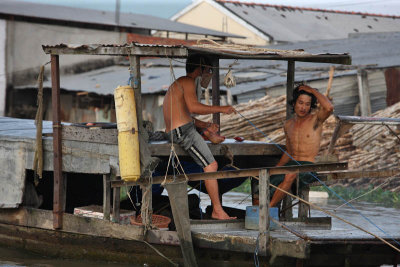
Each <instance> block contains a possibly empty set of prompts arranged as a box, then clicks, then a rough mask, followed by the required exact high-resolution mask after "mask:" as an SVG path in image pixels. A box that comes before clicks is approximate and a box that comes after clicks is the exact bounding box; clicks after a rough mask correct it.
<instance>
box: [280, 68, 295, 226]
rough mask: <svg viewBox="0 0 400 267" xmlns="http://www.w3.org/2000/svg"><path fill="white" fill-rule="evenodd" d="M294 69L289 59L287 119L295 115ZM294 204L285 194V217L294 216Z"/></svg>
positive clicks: (283, 203) (283, 205)
mask: <svg viewBox="0 0 400 267" xmlns="http://www.w3.org/2000/svg"><path fill="white" fill-rule="evenodd" d="M294 70H295V61H294V60H288V67H287V76H286V119H290V118H291V117H292V115H293V113H292V105H291V104H290V102H291V101H292V99H293V89H294V75H295V74H294ZM290 205H292V198H291V197H290V196H285V197H284V198H283V201H282V209H283V210H284V214H283V218H285V219H288V218H293V213H292V209H291V208H288V207H289V206H290Z"/></svg>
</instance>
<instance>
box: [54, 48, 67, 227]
mask: <svg viewBox="0 0 400 267" xmlns="http://www.w3.org/2000/svg"><path fill="white" fill-rule="evenodd" d="M51 93H52V94H51V95H52V98H51V101H52V109H53V157H54V161H53V164H54V172H53V173H54V196H53V227H54V229H62V221H63V213H64V202H65V190H64V183H63V182H64V178H63V175H62V146H61V137H62V134H61V133H62V131H61V127H62V126H61V112H60V63H59V56H58V55H51Z"/></svg>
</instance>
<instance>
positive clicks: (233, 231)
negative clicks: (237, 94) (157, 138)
mask: <svg viewBox="0 0 400 267" xmlns="http://www.w3.org/2000/svg"><path fill="white" fill-rule="evenodd" d="M43 48H44V51H45V52H46V53H47V54H50V56H51V67H52V85H53V87H52V96H53V98H52V101H53V102H52V110H53V123H52V124H50V123H49V122H44V124H43V131H42V132H41V133H40V135H41V134H44V135H45V137H44V139H43V151H44V152H43V170H44V171H45V172H47V175H48V176H49V178H48V183H47V185H48V186H50V190H49V188H47V193H48V194H46V196H47V197H48V195H50V197H51V196H52V197H53V200H52V201H51V204H52V205H51V206H50V207H47V208H32V207H27V206H26V205H24V204H23V201H22V199H23V196H24V193H25V191H24V188H26V186H25V185H26V184H27V181H30V182H33V178H32V177H33V175H32V172H31V171H29V170H31V169H32V166H33V161H34V152H35V143H36V137H35V136H36V134H35V130H36V127H35V126H34V123H33V121H29V120H18V119H11V118H1V119H0V127H1V128H2V129H0V150H1V152H2V153H1V154H2V155H3V157H2V158H0V160H1V166H7V169H6V170H5V171H4V174H3V176H2V182H3V183H2V184H3V186H2V197H0V205H1V206H0V207H1V209H0V244H3V245H7V246H14V247H20V248H24V249H28V250H32V251H35V252H39V253H44V254H46V255H53V256H58V257H78V258H88V259H89V258H93V259H102V260H110V261H121V262H130V263H139V264H141V263H147V264H150V265H152V266H159V265H161V264H166V263H167V264H168V263H171V264H175V263H176V264H180V265H185V266H196V265H199V266H205V265H211V266H225V265H226V266H235V265H238V266H239V265H240V266H246V265H249V266H250V265H251V266H252V265H254V264H255V261H256V263H257V264H258V262H257V261H259V263H260V264H261V265H272V266H291V265H295V264H296V266H324V265H329V266H355V265H359V266H378V265H380V264H383V263H393V262H397V260H398V255H399V254H398V253H397V252H396V251H395V250H393V248H391V247H389V246H387V245H386V244H383V243H382V242H381V241H379V240H377V239H376V238H375V237H371V236H370V235H368V234H366V233H364V232H362V231H360V230H359V229H358V230H357V229H356V230H352V229H350V228H349V229H339V230H326V228H329V229H330V227H331V220H330V218H318V217H317V218H308V217H307V216H305V214H306V213H307V212H306V209H304V206H303V208H302V211H301V212H300V216H299V218H289V217H287V218H286V222H282V223H283V224H284V225H283V227H286V229H289V230H290V229H291V228H290V227H288V225H291V227H292V228H293V229H295V230H294V231H293V230H292V231H287V230H285V229H279V230H274V231H270V230H269V226H268V225H269V221H270V220H269V212H268V201H269V197H268V196H267V194H268V190H267V188H268V186H269V179H268V177H269V175H270V174H277V173H288V172H301V171H320V172H321V171H325V172H329V174H330V175H331V176H332V175H333V176H335V175H336V177H342V176H345V177H354V176H357V175H359V173H354V172H353V173H351V172H344V173H343V172H338V171H339V170H343V169H346V163H323V164H313V165H308V166H307V165H305V166H294V167H279V168H277V167H271V166H274V164H275V163H276V161H277V159H278V158H279V157H280V153H281V152H280V151H279V150H278V149H277V148H276V147H275V146H274V145H272V144H267V143H262V142H255V143H234V142H232V143H229V142H227V143H223V144H219V145H210V148H211V150H212V152H213V154H214V155H216V157H217V158H219V159H221V158H222V157H223V156H224V155H225V154H226V152H227V150H229V151H230V152H231V153H232V154H233V155H235V160H236V161H237V164H238V165H239V166H240V167H241V168H244V169H241V170H234V171H224V172H216V173H209V174H192V175H188V178H189V180H205V179H212V178H214V179H215V178H216V179H222V178H228V177H230V178H235V177H243V176H259V177H260V178H259V179H260V185H259V186H260V196H259V198H260V203H267V205H260V217H259V224H260V227H259V229H258V230H247V229H245V228H244V221H243V220H235V221H207V220H201V221H195V220H191V221H190V220H189V219H188V216H187V209H188V207H187V204H183V205H182V206H179V207H177V204H176V203H175V202H174V201H175V200H172V199H171V206H172V210H173V213H174V214H173V215H174V221H175V225H177V231H168V230H167V231H166V230H157V229H151V228H149V227H148V226H149V225H146V226H135V225H123V224H120V223H118V218H119V213H120V203H119V201H120V198H119V190H120V188H121V187H122V186H127V185H139V186H146V185H148V184H149V181H146V180H145V179H144V178H143V179H139V181H137V182H135V183H126V182H123V181H121V180H118V176H119V170H118V146H117V141H116V131H115V130H113V129H86V128H82V127H76V126H73V125H70V124H61V121H60V79H59V56H60V55H66V54H69V55H82V54H85V55H114V56H115V55H123V56H128V57H129V59H130V62H131V68H130V72H131V73H130V74H131V75H132V77H133V81H132V87H133V88H134V90H135V91H136V92H137V94H136V97H138V99H136V103H141V102H140V58H141V57H144V56H157V57H179V58H182V57H186V56H187V55H188V54H190V53H194V52H197V53H207V54H211V55H212V56H213V57H214V58H215V62H214V67H216V69H217V70H218V66H219V61H218V60H219V59H222V58H232V59H236V58H243V59H257V60H285V61H288V72H287V77H288V92H289V91H291V88H293V82H294V62H295V61H306V62H309V61H312V62H326V63H339V64H350V56H349V55H346V54H319V55H313V54H308V53H306V52H304V51H276V50H274V51H268V50H262V49H259V50H251V49H245V50H241V48H240V47H235V46H232V47H222V48H218V49H217V48H210V47H208V46H192V47H182V46H158V45H143V44H127V45H81V46H70V45H57V46H44V47H43ZM214 75H215V76H214V78H213V97H214V101H213V103H215V104H219V71H216V72H215V74H214ZM288 101H290V99H288ZM137 108H138V109H139V111H140V105H138V107H137ZM137 113H138V114H141V112H137ZM138 120H139V125H141V118H138ZM214 122H216V123H219V117H218V115H215V116H214ZM139 127H140V126H139ZM141 149H142V148H141ZM148 149H149V151H150V153H151V154H152V155H153V156H157V157H168V156H169V154H170V151H171V148H170V145H169V144H167V143H157V144H151V143H150V144H149V145H148ZM176 151H177V154H178V155H180V156H185V152H184V151H182V150H180V149H179V148H176ZM249 159H251V162H250V161H249ZM253 159H254V161H253ZM249 162H250V163H249ZM263 164H264V165H263ZM27 170H28V171H27ZM384 174H385V175H387V173H384ZM363 175H367V173H363ZM379 175H383V174H382V173H380V174H378V176H379ZM85 176H86V177H85ZM89 176H91V177H92V178H93V179H94V180H96V181H97V183H98V182H100V184H101V185H102V189H103V197H102V198H103V199H102V202H103V214H104V217H103V218H104V219H96V218H88V217H82V216H77V215H73V214H71V213H70V212H67V211H66V210H65V208H66V206H68V204H69V203H70V202H71V201H72V198H69V197H68V196H69V195H68V191H71V190H72V191H73V190H78V188H81V189H84V190H86V192H91V191H95V188H93V189H92V188H91V187H90V186H88V185H90V183H88V182H87V180H89V178H88V177H89ZM328 176H329V175H328ZM71 177H74V178H71ZM163 178H164V177H154V179H153V183H160V182H162V181H163ZM184 178H185V177H184V176H175V177H167V185H168V186H169V187H170V189H169V188H168V186H167V190H175V189H177V188H178V186H181V185H179V181H182V180H183V179H184ZM76 180H78V181H79V183H78V185H77V186H75V187H74V188H73V189H70V188H69V187H68V186H69V185H70V184H71V181H72V182H76ZM172 180H174V183H170V182H169V181H172ZM67 181H68V182H67ZM112 191H113V200H112V201H111V192H112ZM91 193H93V192H91ZM175 193H176V194H175ZM179 194H180V195H179ZM186 194H187V192H186V190H175V191H174V194H173V195H174V196H175V195H179V196H178V197H180V198H181V199H185V198H187V195H186ZM171 195H172V194H170V196H171ZM111 202H112V203H113V205H112V206H113V207H112V211H111ZM181 203H182V202H181ZM181 203H180V204H181ZM174 209H175V212H174ZM178 209H179V210H178ZM110 214H113V216H110ZM150 216H151V213H150ZM150 218H151V217H150ZM150 218H147V219H150ZM148 221H149V220H148ZM285 225H286V226H285ZM296 229H297V230H296ZM299 229H301V230H302V233H303V234H301V233H300V234H299V233H298V232H297V231H299ZM322 229H325V230H322ZM375 233H376V234H378V233H377V232H376V231H375ZM392 234H394V237H395V240H399V239H400V233H399V232H398V231H397V232H395V233H392ZM389 243H394V242H393V241H389ZM366 251H367V252H366Z"/></svg>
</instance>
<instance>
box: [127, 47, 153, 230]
mask: <svg viewBox="0 0 400 267" xmlns="http://www.w3.org/2000/svg"><path fill="white" fill-rule="evenodd" d="M129 63H130V68H129V70H130V77H131V86H132V88H133V91H134V93H135V102H136V116H137V122H138V128H139V152H140V167H141V168H142V169H141V173H143V169H144V168H145V167H146V166H147V164H148V162H144V161H145V158H146V156H145V155H146V149H147V150H148V148H147V140H148V138H144V135H147V132H146V130H145V129H144V128H143V117H142V82H141V76H140V56H131V55H130V56H129ZM148 156H150V154H148ZM140 188H141V189H142V193H143V194H144V192H145V190H146V187H145V186H141V187H140ZM145 203H149V205H148V207H149V212H148V213H146V215H148V218H144V219H143V221H145V222H148V223H149V224H151V218H152V214H153V204H152V190H151V189H150V190H149V192H148V193H147V194H145V199H143V200H142V207H143V205H144V204H145Z"/></svg>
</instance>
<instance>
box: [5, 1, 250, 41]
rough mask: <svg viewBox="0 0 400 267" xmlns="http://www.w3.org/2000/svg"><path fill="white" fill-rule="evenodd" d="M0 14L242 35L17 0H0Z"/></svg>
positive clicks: (218, 34) (125, 14) (126, 26)
mask: <svg viewBox="0 0 400 267" xmlns="http://www.w3.org/2000/svg"><path fill="white" fill-rule="evenodd" d="M1 15H2V16H13V19H15V18H18V17H27V18H31V19H36V20H41V21H43V22H45V23H49V21H54V22H62V23H63V24H66V25H68V23H69V22H72V23H75V24H76V23H81V24H83V25H99V26H108V27H110V26H111V27H121V28H126V29H139V30H143V29H145V30H158V31H170V32H179V33H190V34H199V35H209V36H216V37H234V38H243V37H242V36H239V35H234V34H229V33H226V32H220V31H215V30H210V29H206V28H202V27H197V26H193V25H189V24H185V23H180V22H175V21H171V20H168V19H163V18H159V17H154V16H149V15H142V14H131V13H120V22H119V24H117V23H116V22H115V12H107V11H100V10H94V9H83V8H73V7H66V6H58V5H48V4H39V3H30V2H20V1H16V0H1V1H0V16H1Z"/></svg>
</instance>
